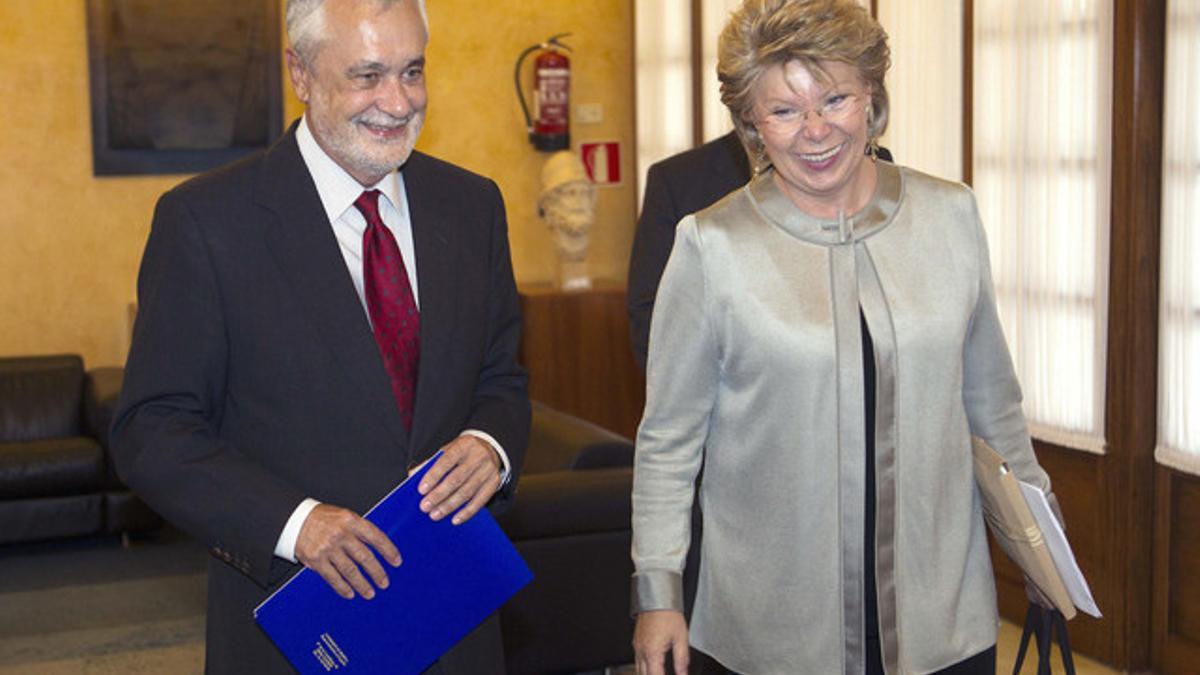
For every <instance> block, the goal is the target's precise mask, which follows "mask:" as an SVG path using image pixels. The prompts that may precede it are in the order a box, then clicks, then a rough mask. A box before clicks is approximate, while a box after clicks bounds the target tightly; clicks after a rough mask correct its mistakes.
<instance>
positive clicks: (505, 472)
mask: <svg viewBox="0 0 1200 675" xmlns="http://www.w3.org/2000/svg"><path fill="white" fill-rule="evenodd" d="M459 436H474V437H475V438H478V439H480V440H482V441H485V442H487V444H488V445H490V446H492V450H495V451H496V454H497V455H499V456H500V463H501V464H503V465H504V466H503V468H502V470H501V471H500V486H501V487H503V486H505V485H508V478H509V476H511V475H512V465H511V464H509V463H508V455H507V454H506V453H505V452H504V448H502V447H500V443H498V442H497V441H496V439H494V438H492V435H491V434H489V433H488V432H486V431H480V430H478V429H465V430H463V432H462V433H461V434H459Z"/></svg>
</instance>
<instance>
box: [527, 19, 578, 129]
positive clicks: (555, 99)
mask: <svg viewBox="0 0 1200 675" xmlns="http://www.w3.org/2000/svg"><path fill="white" fill-rule="evenodd" d="M568 35H570V33H559V34H558V35H553V36H551V37H550V39H548V40H546V41H545V42H542V43H540V44H536V45H533V46H532V47H527V48H526V49H525V51H523V52H521V55H520V56H518V57H517V65H516V67H515V68H514V69H513V81H514V82H515V83H516V85H517V99H518V100H520V101H521V112H523V113H525V128H526V129H527V130H528V132H529V141H530V142H531V143H533V147H535V148H537V149H538V150H541V151H542V152H554V151H555V150H566V149H567V148H569V147H570V146H571V132H570V109H571V60H570V59H569V58H567V55H566V54H565V53H564V52H569V51H571V48H570V47H568V46H567V45H565V44H563V43H561V42H559V38H564V37H567V36H568ZM538 50H541V51H540V52H538V55H537V58H535V59H534V60H533V82H534V87H533V107H534V116H533V118H532V119H531V118H530V116H529V106H528V104H526V102H525V92H524V90H522V88H521V64H522V63H524V61H525V58H526V57H528V56H529V55H530V54H532V53H533V52H535V51H538Z"/></svg>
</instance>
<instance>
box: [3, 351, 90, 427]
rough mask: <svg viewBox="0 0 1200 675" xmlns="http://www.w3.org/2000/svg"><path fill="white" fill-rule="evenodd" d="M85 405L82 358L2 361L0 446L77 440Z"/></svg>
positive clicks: (61, 357) (34, 357)
mask: <svg viewBox="0 0 1200 675" xmlns="http://www.w3.org/2000/svg"><path fill="white" fill-rule="evenodd" d="M82 402H83V359H81V358H80V357H78V356H74V355H63V356H32V357H21V358H4V359H0V442H10V443H11V442H20V441H35V440H38V439H43V438H55V437H61V436H78V435H80V433H81V432H80V427H81V424H82V410H81V408H82V404H83V403H82Z"/></svg>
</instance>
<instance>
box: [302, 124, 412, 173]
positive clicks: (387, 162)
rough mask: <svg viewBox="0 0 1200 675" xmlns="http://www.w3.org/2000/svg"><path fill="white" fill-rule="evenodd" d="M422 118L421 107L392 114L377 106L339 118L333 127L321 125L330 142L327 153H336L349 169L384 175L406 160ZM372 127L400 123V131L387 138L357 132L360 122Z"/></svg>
mask: <svg viewBox="0 0 1200 675" xmlns="http://www.w3.org/2000/svg"><path fill="white" fill-rule="evenodd" d="M424 122H425V111H424V110H421V111H414V112H413V113H412V114H411V115H409V116H408V117H395V116H392V115H389V114H388V113H385V112H382V111H379V110H368V111H366V112H363V113H359V114H358V115H355V116H354V117H352V118H351V119H350V120H349V121H348V122H342V123H339V124H337V125H336V126H335V128H333V129H325V132H326V133H325V134H324V137H325V139H326V142H327V143H328V144H329V146H330V150H331V152H330V153H329V154H330V155H336V157H338V158H340V159H341V160H342V161H343V162H345V163H346V164H348V165H349V166H346V167H343V168H346V169H347V170H348V171H349V172H350V173H352V174H356V175H365V176H381V177H382V176H384V175H386V174H388V173H391V172H392V171H394V170H395V169H396V168H397V167H399V166H401V165H402V164H404V163H405V162H406V161H408V158H409V156H410V155H411V154H412V151H413V147H414V146H415V145H416V144H417V137H418V136H419V135H420V133H421V126H422V125H423V124H424ZM364 124H368V125H371V126H375V127H397V126H400V125H404V126H405V129H404V135H403V137H401V138H400V139H398V140H396V141H391V142H380V141H376V140H374V139H370V138H367V137H365V136H364V134H363V133H361V131H360V129H361V127H362V125H364Z"/></svg>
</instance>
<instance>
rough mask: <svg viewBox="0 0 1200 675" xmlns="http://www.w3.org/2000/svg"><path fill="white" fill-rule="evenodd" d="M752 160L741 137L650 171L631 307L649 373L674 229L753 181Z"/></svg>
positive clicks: (639, 355)
mask: <svg viewBox="0 0 1200 675" xmlns="http://www.w3.org/2000/svg"><path fill="white" fill-rule="evenodd" d="M750 175H751V171H750V160H749V158H748V157H747V156H746V151H745V150H743V149H742V142H741V141H740V140H738V137H737V133H736V132H733V131H731V132H729V133H727V134H725V135H724V136H722V137H720V138H718V139H716V140H713V141H709V142H708V143H705V144H704V145H702V146H700V147H698V148H693V149H691V150H687V151H685V152H681V153H679V154H677V155H673V156H671V157H668V158H666V159H664V160H662V161H661V162H657V163H655V164H653V165H652V166H651V167H650V169H649V171H647V172H646V196H645V199H644V200H643V202H642V214H641V216H640V217H639V218H638V224H637V232H636V233H635V234H634V236H633V253H632V254H631V255H630V258H629V284H628V289H627V291H626V292H627V295H626V306H627V308H628V310H629V331H630V338H631V339H632V341H633V355H634V358H636V359H637V362H638V365H640V366H641V367H642V370H645V369H646V349H647V345H648V344H649V341H650V314H651V311H652V310H653V309H654V296H655V294H656V293H657V292H658V281H659V279H661V278H662V273H663V268H664V267H666V265H667V258H669V257H670V255H671V246H672V245H674V243H675V226H676V225H678V224H679V221H680V220H682V219H683V217H684V216H686V215H688V214H689V213H695V212H696V211H699V210H701V209H703V208H705V207H707V206H710V205H712V204H713V203H715V202H716V201H717V200H718V199H720V198H721V197H724V196H725V195H726V194H728V193H730V192H732V191H734V190H736V189H737V188H739V187H741V186H742V185H745V184H746V181H748V180H750Z"/></svg>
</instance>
